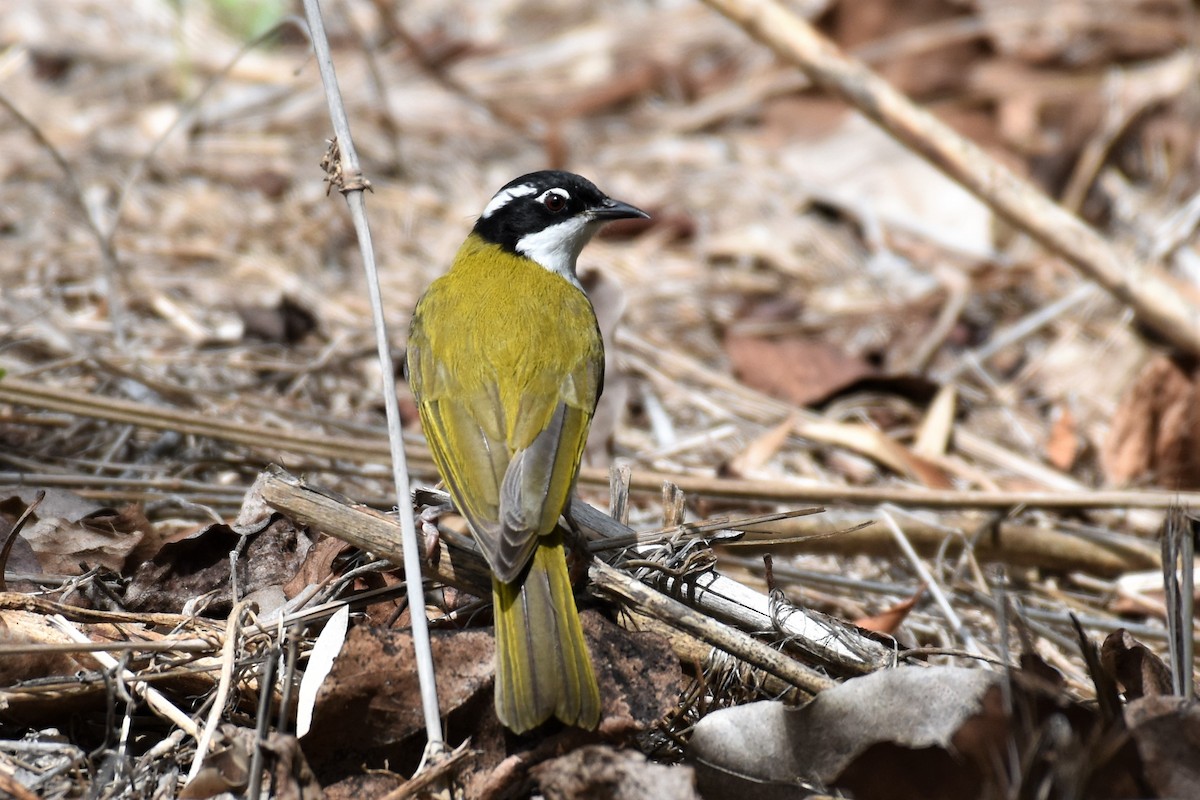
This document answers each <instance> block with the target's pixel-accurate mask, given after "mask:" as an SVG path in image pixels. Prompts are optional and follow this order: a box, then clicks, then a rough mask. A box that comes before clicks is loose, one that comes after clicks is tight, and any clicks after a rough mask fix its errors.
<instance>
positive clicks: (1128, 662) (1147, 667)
mask: <svg viewBox="0 0 1200 800" xmlns="http://www.w3.org/2000/svg"><path fill="white" fill-rule="evenodd" d="M1100 663H1101V664H1102V665H1103V666H1104V671H1105V672H1107V673H1108V674H1109V677H1111V678H1112V679H1113V680H1115V681H1116V682H1117V683H1119V684H1121V687H1122V690H1123V691H1124V693H1125V697H1126V699H1128V700H1136V699H1137V698H1139V697H1146V696H1150V697H1153V696H1157V695H1169V694H1171V692H1172V691H1173V687H1172V685H1171V670H1170V668H1169V667H1168V666H1167V665H1166V664H1164V663H1163V660H1162V659H1161V658H1159V657H1158V656H1156V655H1155V654H1154V653H1153V652H1152V651H1151V650H1150V648H1148V647H1146V645H1144V644H1142V643H1141V642H1139V641H1138V640H1137V639H1134V638H1133V636H1132V635H1131V634H1130V633H1129V631H1127V630H1125V629H1124V628H1121V629H1120V630H1116V631H1113V632H1112V633H1110V634H1109V635H1108V637H1107V638H1106V639H1105V640H1104V644H1103V645H1102V646H1101V647H1100Z"/></svg>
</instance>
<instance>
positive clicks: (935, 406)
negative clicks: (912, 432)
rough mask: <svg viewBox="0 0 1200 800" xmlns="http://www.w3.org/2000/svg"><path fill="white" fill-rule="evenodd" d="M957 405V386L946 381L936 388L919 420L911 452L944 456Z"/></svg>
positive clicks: (920, 454) (921, 454) (952, 428)
mask: <svg viewBox="0 0 1200 800" xmlns="http://www.w3.org/2000/svg"><path fill="white" fill-rule="evenodd" d="M957 405H958V387H956V386H955V385H954V384H953V383H948V384H946V385H945V386H943V387H941V388H940V389H938V393H937V395H936V396H935V397H934V398H933V402H932V403H930V404H929V410H928V411H926V412H925V417H924V419H922V420H921V427H920V429H919V430H918V431H917V440H916V441H915V442H913V448H912V449H913V452H914V453H916V454H917V455H919V456H931V457H936V456H944V455H946V446H947V445H948V444H949V442H950V432H951V431H953V430H954V414H955V411H956V407H957Z"/></svg>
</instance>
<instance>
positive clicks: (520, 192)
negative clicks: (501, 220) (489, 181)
mask: <svg viewBox="0 0 1200 800" xmlns="http://www.w3.org/2000/svg"><path fill="white" fill-rule="evenodd" d="M536 191H537V189H536V188H534V186H533V184H530V183H522V184H521V185H520V186H510V187H509V188H507V189H501V190H500V191H498V192H496V196H495V197H493V198H492V199H491V200H490V201H489V202H488V204H487V207H486V208H484V209H483V214H482V215H481V217H482V218H483V219H487V218H488V217H490V216H491V215H492V214H495V213H496V212H497V211H499V210H500V209H502V208H504V207H505V206H506V205H508V204H509V203H511V202H512V201H513V200H516V199H517V198H518V197H525V196H526V195H531V194H533V193H534V192H536Z"/></svg>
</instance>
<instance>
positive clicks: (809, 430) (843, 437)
mask: <svg viewBox="0 0 1200 800" xmlns="http://www.w3.org/2000/svg"><path fill="white" fill-rule="evenodd" d="M796 433H798V434H799V435H800V436H803V437H805V438H807V439H812V440H814V441H818V442H823V443H825V444H832V445H837V446H839V447H845V448H846V449H847V450H853V451H854V452H856V453H860V454H862V455H865V456H868V457H869V458H872V459H874V460H875V461H878V462H879V463H880V464H883V465H885V466H887V467H889V468H890V469H892V470H895V471H896V472H898V473H900V474H901V475H904V476H905V477H907V478H911V479H913V480H917V481H920V482H921V483H922V484H924V485H925V486H927V487H929V488H930V489H949V488H951V482H950V476H949V474H947V472H946V471H945V470H943V469H942V468H941V467H939V466H938V465H937V464H934V463H933V462H932V461H930V460H929V459H927V458H922V457H921V456H919V455H917V454H916V453H914V452H913V451H912V450H910V449H908V448H907V447H905V446H904V445H902V444H900V443H899V442H897V441H896V440H895V439H893V438H891V437H890V436H888V435H887V434H886V433H883V432H882V431H879V430H876V429H875V428H872V427H870V426H869V425H862V424H859V423H852V422H824V421H811V422H810V421H805V422H801V423H799V424H797V425H796Z"/></svg>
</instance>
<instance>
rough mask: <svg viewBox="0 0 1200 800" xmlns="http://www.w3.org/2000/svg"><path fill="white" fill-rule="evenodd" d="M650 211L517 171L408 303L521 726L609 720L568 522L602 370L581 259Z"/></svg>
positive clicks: (438, 450) (561, 177)
mask: <svg viewBox="0 0 1200 800" xmlns="http://www.w3.org/2000/svg"><path fill="white" fill-rule="evenodd" d="M646 216H647V215H646V213H645V212H643V211H640V210H638V209H636V208H634V207H633V206H631V205H628V204H627V203H622V202H619V201H617V200H613V199H612V198H610V197H608V196H606V195H605V194H604V193H603V192H601V191H600V190H599V189H597V188H596V187H595V186H594V185H592V183H591V182H590V181H588V180H586V179H584V178H581V177H580V176H578V175H574V174H572V173H569V172H560V171H543V172H533V173H530V174H528V175H523V176H521V177H520V178H517V179H516V180H514V181H512V182H510V183H509V184H508V185H506V186H504V187H503V188H502V189H501V190H500V191H499V192H497V193H496V195H495V196H494V197H493V198H492V199H491V201H490V202H489V203H488V204H487V207H486V208H484V210H483V214H482V215H480V217H479V220H478V221H477V222H476V223H475V228H474V229H473V230H472V231H471V233H470V235H468V236H467V240H466V241H465V242H463V244H462V247H460V248H459V251H458V255H456V256H455V258H454V263H453V264H452V265H451V266H450V270H449V271H448V272H447V273H446V274H445V275H443V276H442V277H441V278H438V279H437V280H436V281H434V282H433V283H432V284H431V285H430V287H429V288H428V289H427V290H426V291H425V294H424V295H422V297H421V299H420V300H419V301H418V302H417V307H416V310H415V311H414V312H413V318H412V328H411V330H410V332H409V338H408V380H409V385H410V387H411V388H412V392H413V395H414V397H415V398H416V402H417V408H418V409H419V411H420V415H421V424H422V427H423V428H424V430H425V438H426V439H427V440H428V442H429V449H430V451H431V452H432V453H433V459H434V462H435V463H436V464H437V468H438V472H439V474H440V475H441V476H442V480H443V481H444V483H445V484H446V488H447V490H448V491H449V492H450V496H451V497H452V498H453V500H454V504H455V506H456V507H457V508H458V510H459V511H460V512H461V513H462V514H463V516H464V517H466V519H467V522H468V524H469V525H470V527H471V530H472V532H473V533H474V535H475V540H476V541H477V542H478V544H479V549H480V550H481V551H482V552H483V555H484V557H485V558H486V559H487V562H488V564H489V566H490V567H491V570H492V598H493V600H494V601H495V619H496V713H497V715H498V716H499V718H500V721H501V722H503V723H504V725H505V726H507V727H508V728H510V729H511V730H513V731H515V732H517V733H521V732H524V731H527V730H529V729H530V728H533V727H535V726H537V725H539V724H541V723H542V722H544V721H546V720H547V719H549V718H550V717H552V716H554V717H557V718H558V719H560V720H562V721H563V722H565V723H567V724H569V725H577V726H579V727H581V728H595V727H596V725H597V724H598V722H599V719H600V692H599V689H598V688H597V685H596V678H595V674H594V672H593V670H592V662H591V658H590V657H589V655H588V650H587V645H586V643H585V642H584V638H583V629H582V627H581V626H580V622H579V613H578V611H577V610H576V607H575V599H574V596H573V594H572V589H571V581H570V577H569V575H568V573H567V561H566V556H565V552H564V549H563V532H562V528H561V527H560V523H559V518H560V516H561V515H562V514H563V513H564V511H565V510H566V508H567V505H568V504H569V502H570V498H571V494H572V492H573V491H574V486H575V478H576V476H577V475H578V473H579V462H580V459H581V458H582V455H583V448H584V444H585V443H586V441H587V434H588V426H589V425H590V423H591V420H592V414H593V412H594V411H595V408H596V401H597V400H598V399H599V397H600V391H601V388H602V386H603V383H604V344H603V342H602V341H601V338H600V329H599V328H598V327H597V325H596V315H595V312H594V311H593V310H592V304H591V302H590V301H589V300H588V297H587V295H586V294H584V291H583V288H582V287H581V286H580V283H579V279H578V278H577V277H576V275H575V261H576V259H577V258H578V257H579V253H580V251H581V250H582V249H583V246H584V245H585V244H587V243H588V241H589V240H590V239H591V238H592V236H593V235H594V234H595V233H596V232H597V231H598V230H599V229H600V228H601V226H603V225H604V223H606V222H610V221H612V220H616V219H626V218H633V217H646Z"/></svg>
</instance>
